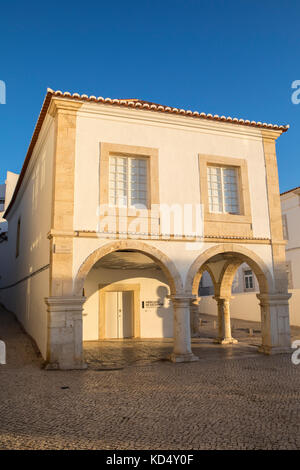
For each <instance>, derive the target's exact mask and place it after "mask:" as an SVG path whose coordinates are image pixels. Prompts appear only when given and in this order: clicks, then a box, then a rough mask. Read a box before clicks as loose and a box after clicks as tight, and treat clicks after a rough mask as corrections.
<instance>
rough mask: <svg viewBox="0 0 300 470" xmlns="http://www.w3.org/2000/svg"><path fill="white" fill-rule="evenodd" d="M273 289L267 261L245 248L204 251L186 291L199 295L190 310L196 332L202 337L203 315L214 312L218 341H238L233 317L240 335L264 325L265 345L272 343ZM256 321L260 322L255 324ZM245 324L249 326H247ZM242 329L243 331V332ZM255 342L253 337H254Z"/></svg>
mask: <svg viewBox="0 0 300 470" xmlns="http://www.w3.org/2000/svg"><path fill="white" fill-rule="evenodd" d="M272 288H273V279H272V276H271V273H270V272H269V270H268V268H267V267H266V265H265V264H264V262H263V261H262V260H261V259H260V258H259V257H258V256H257V255H256V254H255V253H252V252H251V251H250V250H247V249H245V248H244V247H235V246H232V245H231V246H230V247H228V248H226V247H225V246H222V247H220V246H219V247H214V248H212V249H210V250H208V251H207V252H204V253H203V254H201V255H200V256H199V257H198V258H197V259H196V260H195V262H194V263H193V265H192V266H191V268H190V270H189V273H188V276H187V283H186V286H185V289H186V291H188V290H189V289H191V291H192V293H193V294H194V295H195V294H197V295H198V302H197V305H196V307H194V308H193V311H192V312H191V316H192V318H193V319H192V324H193V325H194V330H193V333H194V335H199V336H201V314H208V315H213V316H214V315H215V317H214V318H215V321H214V322H213V323H214V324H215V326H216V331H215V342H218V343H221V344H235V343H236V342H237V341H236V338H235V337H234V334H233V333H232V328H231V326H232V322H231V320H232V318H234V323H235V326H236V325H239V326H240V328H238V329H237V330H239V332H238V335H239V336H240V337H241V338H243V337H244V336H245V335H243V333H244V332H245V331H246V330H248V336H252V335H253V332H254V331H255V328H257V326H255V323H253V327H252V328H251V325H252V323H251V322H259V323H260V325H261V337H262V348H263V349H264V346H265V345H266V344H267V343H268V342H270V334H271V328H270V316H269V315H270V308H269V304H268V305H267V308H266V302H265V301H262V299H263V300H265V299H266V298H268V299H269V297H270V293H271V292H272ZM257 297H258V298H259V299H260V302H259V300H258V298H257ZM256 324H257V323H256ZM246 326H247V327H248V328H246ZM242 332H243V333H242ZM251 341H252V343H253V340H251Z"/></svg>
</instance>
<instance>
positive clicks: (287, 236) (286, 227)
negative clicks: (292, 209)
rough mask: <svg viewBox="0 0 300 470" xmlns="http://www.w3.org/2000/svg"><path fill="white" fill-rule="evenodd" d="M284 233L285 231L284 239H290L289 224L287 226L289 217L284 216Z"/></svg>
mask: <svg viewBox="0 0 300 470" xmlns="http://www.w3.org/2000/svg"><path fill="white" fill-rule="evenodd" d="M282 231H283V239H284V240H288V239H289V232H288V224H287V216H286V214H283V216H282Z"/></svg>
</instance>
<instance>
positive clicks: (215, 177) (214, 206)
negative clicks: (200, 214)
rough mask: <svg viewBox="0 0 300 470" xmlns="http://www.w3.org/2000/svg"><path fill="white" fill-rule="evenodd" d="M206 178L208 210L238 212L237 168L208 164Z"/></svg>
mask: <svg viewBox="0 0 300 470" xmlns="http://www.w3.org/2000/svg"><path fill="white" fill-rule="evenodd" d="M207 180H208V202H209V212H214V213H227V214H239V199H238V174H237V168H235V167H227V166H225V167H221V166H210V165H209V166H208V167H207Z"/></svg>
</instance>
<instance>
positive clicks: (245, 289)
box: [243, 268, 255, 292]
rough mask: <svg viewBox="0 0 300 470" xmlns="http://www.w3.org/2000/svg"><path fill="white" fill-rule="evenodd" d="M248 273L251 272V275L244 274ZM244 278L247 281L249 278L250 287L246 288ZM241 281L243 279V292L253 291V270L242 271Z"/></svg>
mask: <svg viewBox="0 0 300 470" xmlns="http://www.w3.org/2000/svg"><path fill="white" fill-rule="evenodd" d="M248 272H251V274H246V273H248ZM246 278H247V279H249V278H250V279H251V280H252V287H247V282H246ZM243 279H244V292H253V291H254V290H255V282H254V275H253V270H252V269H250V268H247V269H244V270H243Z"/></svg>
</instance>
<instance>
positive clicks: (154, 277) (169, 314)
mask: <svg viewBox="0 0 300 470" xmlns="http://www.w3.org/2000/svg"><path fill="white" fill-rule="evenodd" d="M119 282H121V283H126V284H139V285H140V322H141V337H142V338H162V337H167V338H168V337H172V336H173V308H172V307H171V306H170V305H169V301H168V299H166V296H167V295H169V293H170V289H169V286H168V284H167V280H166V278H165V276H164V274H163V272H162V271H158V270H154V269H146V270H142V271H141V270H131V269H130V270H128V269H126V270H121V269H120V270H116V269H106V268H98V269H92V270H91V271H90V272H89V274H88V276H87V279H86V281H85V285H84V290H85V295H86V297H87V300H86V302H85V304H84V313H83V339H84V340H97V339H98V332H99V314H100V315H101V312H99V287H98V286H99V284H111V285H113V284H114V283H119ZM147 300H155V301H156V300H163V301H164V305H163V306H162V307H159V308H142V301H147Z"/></svg>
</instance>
